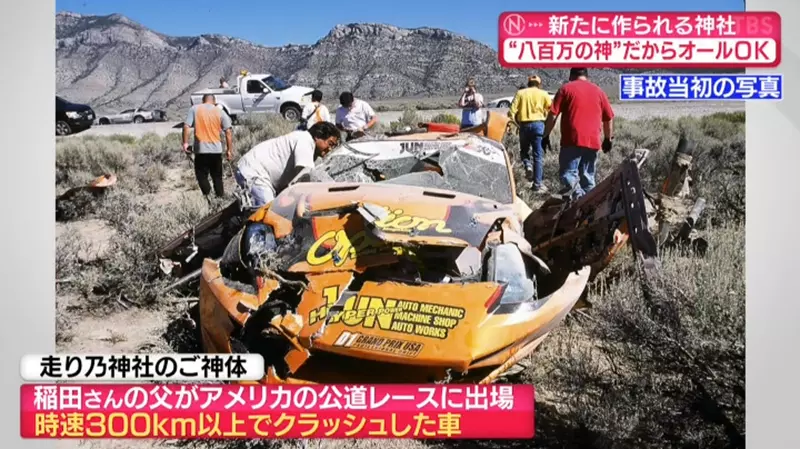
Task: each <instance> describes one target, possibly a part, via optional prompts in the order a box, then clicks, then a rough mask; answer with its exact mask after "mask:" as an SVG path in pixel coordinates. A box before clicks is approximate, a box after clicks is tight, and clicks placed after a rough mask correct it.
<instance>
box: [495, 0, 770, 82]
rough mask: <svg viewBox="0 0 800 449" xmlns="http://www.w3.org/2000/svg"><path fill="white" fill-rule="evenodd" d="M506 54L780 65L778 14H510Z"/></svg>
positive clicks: (554, 59) (530, 58) (559, 63)
mask: <svg viewBox="0 0 800 449" xmlns="http://www.w3.org/2000/svg"><path fill="white" fill-rule="evenodd" d="M498 28H499V29H498V36H499V40H498V57H499V60H500V64H501V65H503V66H504V67H508V68H543V67H561V68H566V67H619V68H662V67H670V68H675V67H686V68H693V67H694V68H743V67H777V66H778V65H779V64H780V60H781V19H780V16H779V15H778V14H777V13H775V12H735V13H734V12H686V13H677V12H663V13H654V12H641V13H640V12H620V13H608V12H594V13H592V12H580V13H576V12H549V13H542V12H506V13H503V14H501V15H500V20H499V23H498Z"/></svg>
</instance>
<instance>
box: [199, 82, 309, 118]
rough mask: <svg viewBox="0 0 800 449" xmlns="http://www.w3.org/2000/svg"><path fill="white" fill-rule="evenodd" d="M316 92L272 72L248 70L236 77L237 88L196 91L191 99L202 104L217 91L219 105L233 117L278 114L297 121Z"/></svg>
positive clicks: (215, 94)
mask: <svg viewBox="0 0 800 449" xmlns="http://www.w3.org/2000/svg"><path fill="white" fill-rule="evenodd" d="M313 91H314V89H313V88H311V87H303V86H292V85H291V84H289V83H287V82H285V81H283V80H282V79H280V78H278V77H277V76H275V75H271V74H269V73H266V74H254V73H245V74H242V75H239V76H238V77H237V78H236V86H234V87H230V88H221V89H204V90H200V91H197V92H193V93H192V94H191V96H190V102H191V104H192V105H196V104H200V103H202V101H203V95H205V94H214V97H215V98H216V100H217V105H219V106H221V107H222V108H223V109H224V110H225V112H226V113H227V114H228V115H229V116H230V117H231V119H234V120H235V119H236V116H237V115H239V114H254V113H255V114H260V113H261V114H263V113H279V114H281V115H283V117H284V118H286V119H287V120H292V121H296V120H299V119H300V114H301V113H302V111H303V107H304V106H305V105H307V104H308V103H310V102H311V92H313Z"/></svg>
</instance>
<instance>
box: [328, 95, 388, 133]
mask: <svg viewBox="0 0 800 449" xmlns="http://www.w3.org/2000/svg"><path fill="white" fill-rule="evenodd" d="M339 103H341V106H339V109H337V110H336V127H337V128H339V129H341V130H342V131H344V132H346V133H347V141H350V140H353V139H357V138H359V137H361V136H363V135H364V133H365V132H366V131H367V130H368V129H370V128H372V127H373V126H375V124H376V123H378V117H377V116H376V115H375V111H374V110H373V109H372V106H370V105H369V103H367V102H366V101H364V100H359V99H357V98H354V97H353V93H352V92H342V94H341V95H339Z"/></svg>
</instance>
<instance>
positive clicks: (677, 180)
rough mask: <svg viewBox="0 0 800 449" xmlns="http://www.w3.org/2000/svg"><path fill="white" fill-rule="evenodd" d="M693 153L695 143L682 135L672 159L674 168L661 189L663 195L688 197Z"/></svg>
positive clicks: (672, 167) (671, 168)
mask: <svg viewBox="0 0 800 449" xmlns="http://www.w3.org/2000/svg"><path fill="white" fill-rule="evenodd" d="M693 153H694V145H693V143H692V142H690V141H689V140H688V139H687V138H686V135H684V134H682V135H681V137H680V139H679V140H678V148H677V149H676V150H675V156H673V158H672V166H671V167H670V171H669V174H668V175H667V179H666V180H664V185H663V186H662V188H661V193H662V194H664V195H668V196H678V197H684V196H686V195H688V193H689V192H688V190H689V186H688V180H689V176H688V175H689V169H690V168H691V166H692V154H693Z"/></svg>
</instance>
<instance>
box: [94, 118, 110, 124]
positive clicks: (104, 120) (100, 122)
mask: <svg viewBox="0 0 800 449" xmlns="http://www.w3.org/2000/svg"><path fill="white" fill-rule="evenodd" d="M97 124H98V125H110V124H111V122H110V121H109V120H108V119H107V118H101V119H100V120H98V121H97Z"/></svg>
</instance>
